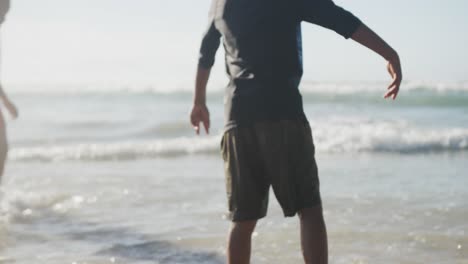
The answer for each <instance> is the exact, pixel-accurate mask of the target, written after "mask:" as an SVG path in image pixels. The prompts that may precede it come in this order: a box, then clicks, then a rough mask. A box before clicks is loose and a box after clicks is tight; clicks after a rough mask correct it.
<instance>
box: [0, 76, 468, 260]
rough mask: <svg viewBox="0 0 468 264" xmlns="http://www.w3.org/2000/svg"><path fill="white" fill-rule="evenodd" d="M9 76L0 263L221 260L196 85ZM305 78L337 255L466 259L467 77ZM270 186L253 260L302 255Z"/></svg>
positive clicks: (222, 228) (213, 93)
mask: <svg viewBox="0 0 468 264" xmlns="http://www.w3.org/2000/svg"><path fill="white" fill-rule="evenodd" d="M62 88H63V87H56V88H55V89H47V90H41V89H37V90H35V89H33V88H31V89H28V90H21V89H17V90H13V91H14V92H13V93H12V98H13V99H14V101H15V102H16V103H17V104H18V106H19V107H20V110H21V119H19V120H17V121H15V122H9V123H8V134H9V139H10V153H9V160H8V165H7V168H6V172H5V175H4V177H3V179H2V185H1V192H0V263H15V264H16V263H18V264H20V263H21V264H23V263H24V264H30V263H50V264H55V263H57V264H59V263H60V264H62V263H76V264H84V263H88V264H101V263H142V264H143V263H145V264H146V263H180V264H186V263H187V264H188V263H224V256H225V250H226V242H225V241H226V231H227V229H228V227H229V224H230V223H229V222H228V221H227V220H226V219H225V216H224V213H225V210H226V197H225V189H224V188H225V187H224V174H223V165H222V161H221V157H220V155H219V141H220V138H221V133H222V124H223V120H222V118H223V105H222V101H223V93H222V87H219V88H216V87H215V88H213V89H211V90H210V91H209V96H208V97H209V98H208V104H209V108H210V112H211V117H212V125H213V128H212V129H211V134H210V135H208V136H205V135H203V136H201V137H196V136H195V135H194V132H193V129H192V128H191V127H190V125H189V123H188V113H189V111H190V107H191V97H192V94H191V92H190V90H189V88H187V87H184V88H180V89H167V90H164V89H158V88H155V87H147V88H141V89H132V88H125V87H123V88H115V87H112V89H104V88H102V89H99V87H98V89H96V87H92V88H87V87H76V88H75V89H68V88H67V89H65V88H63V89H62ZM384 89H385V84H384V83H304V85H303V86H302V87H301V91H302V93H303V99H304V106H305V111H306V114H307V116H308V118H309V121H310V123H311V126H312V131H313V136H314V141H315V145H316V148H317V154H316V157H317V161H318V165H319V171H320V179H321V188H322V198H323V202H324V211H325V218H326V222H327V226H328V233H329V247H330V263H343V264H345V263H346V264H347V263H361V264H362V263H382V264H383V263H403V264H405V263H408V264H409V263H411V264H413V263H441V264H454V263H455V264H467V263H468V191H467V188H468V83H466V82H465V83H463V82H461V83H451V84H442V83H439V84H437V83H406V84H405V85H404V86H403V87H402V92H401V94H400V97H399V98H398V100H397V101H395V102H390V101H384V100H383V99H382V95H383V92H384ZM298 228H299V226H298V219H297V218H288V219H285V218H283V217H282V215H281V211H280V209H279V206H278V204H277V202H276V201H275V200H274V199H271V200H270V208H269V213H268V216H267V217H266V218H265V219H263V220H261V221H260V222H259V225H258V228H257V230H256V232H255V234H254V238H253V240H254V245H253V256H252V263H301V255H300V243H299V231H298Z"/></svg>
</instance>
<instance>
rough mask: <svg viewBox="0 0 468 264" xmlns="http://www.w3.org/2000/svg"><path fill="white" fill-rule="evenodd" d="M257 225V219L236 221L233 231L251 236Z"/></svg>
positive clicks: (232, 227)
mask: <svg viewBox="0 0 468 264" xmlns="http://www.w3.org/2000/svg"><path fill="white" fill-rule="evenodd" d="M256 225H257V221H242V222H234V223H232V226H231V232H232V233H236V234H238V235H241V236H251V235H252V233H253V231H254V230H255V226H256Z"/></svg>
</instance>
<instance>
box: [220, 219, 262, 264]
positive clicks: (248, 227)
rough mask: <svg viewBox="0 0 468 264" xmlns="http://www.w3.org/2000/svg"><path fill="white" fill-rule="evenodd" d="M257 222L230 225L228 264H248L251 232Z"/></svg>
mask: <svg viewBox="0 0 468 264" xmlns="http://www.w3.org/2000/svg"><path fill="white" fill-rule="evenodd" d="M256 224H257V221H255V220H254V221H244V222H235V223H233V224H232V227H231V231H230V233H229V240H228V252H227V258H228V264H249V263H250V251H251V247H252V246H251V245H252V232H253V231H254V229H255V225H256Z"/></svg>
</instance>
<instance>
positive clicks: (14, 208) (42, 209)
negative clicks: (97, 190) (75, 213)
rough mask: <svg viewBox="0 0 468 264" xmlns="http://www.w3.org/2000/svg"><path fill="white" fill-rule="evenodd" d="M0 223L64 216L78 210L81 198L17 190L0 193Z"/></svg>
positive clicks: (81, 201) (82, 200)
mask: <svg viewBox="0 0 468 264" xmlns="http://www.w3.org/2000/svg"><path fill="white" fill-rule="evenodd" d="M0 196H1V197H0V198H1V201H0V222H11V221H15V222H20V223H24V222H30V221H33V220H35V219H41V218H45V217H50V216H53V215H59V214H65V213H67V212H68V211H70V210H72V209H77V208H79V207H80V206H81V205H82V203H83V202H84V201H85V199H84V198H83V197H81V196H69V195H59V194H56V195H52V194H44V193H42V194H41V193H33V192H23V191H17V190H8V191H7V192H6V191H5V192H3V191H0Z"/></svg>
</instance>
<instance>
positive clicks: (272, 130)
mask: <svg viewBox="0 0 468 264" xmlns="http://www.w3.org/2000/svg"><path fill="white" fill-rule="evenodd" d="M302 21H306V22H309V23H313V24H317V25H319V26H322V27H325V28H328V29H331V30H334V31H335V32H337V33H338V34H340V35H342V36H343V37H345V38H352V39H353V40H355V41H357V42H358V43H360V44H362V45H364V46H366V47H368V48H370V49H371V50H373V51H375V52H376V53H378V54H379V55H381V56H382V57H383V58H384V59H385V60H386V61H387V62H388V65H387V69H388V71H389V73H390V76H391V77H392V79H393V81H392V83H391V84H390V85H389V87H388V89H387V92H386V93H385V95H384V98H391V99H395V98H396V96H397V94H398V91H399V87H400V83H401V80H402V73H401V67H400V60H399V57H398V54H397V52H396V51H395V50H393V49H392V48H391V47H390V46H389V45H388V44H387V43H386V42H385V41H384V40H382V39H381V38H380V37H379V36H378V35H377V34H375V33H374V32H373V31H372V30H370V29H369V28H368V27H367V26H365V25H364V24H363V23H362V22H361V21H360V20H359V19H358V18H357V17H355V16H354V15H353V14H351V13H350V12H348V11H346V10H344V9H342V8H341V7H339V6H336V5H335V4H334V3H333V2H332V1H331V0H290V1H286V0H213V3H212V8H211V12H210V23H209V25H208V29H207V31H206V33H205V35H204V38H203V41H202V44H201V49H200V58H199V64H198V71H197V77H196V87H195V98H194V105H193V109H192V113H191V116H190V118H191V123H192V125H193V126H194V128H195V130H196V132H197V134H199V133H200V123H203V126H204V127H205V130H206V132H207V133H208V131H209V128H210V118H209V112H208V108H207V106H206V99H205V98H206V84H207V82H208V79H209V76H210V69H211V67H212V66H213V63H214V58H215V54H216V51H217V49H218V47H219V45H220V42H221V39H222V40H223V44H224V48H225V52H226V69H227V73H228V75H229V77H230V82H229V85H228V86H227V87H226V91H225V98H226V99H225V121H226V123H225V130H224V135H223V138H222V142H221V150H222V156H223V160H224V163H225V170H226V171H225V173H226V186H227V197H228V205H229V216H230V219H231V220H232V222H233V224H232V228H231V230H230V233H229V239H228V249H227V258H228V263H230V264H244V263H249V261H250V251H251V235H252V232H253V230H254V228H255V225H256V223H257V220H258V219H260V218H263V217H265V216H266V211H267V205H268V193H269V188H270V186H272V187H273V191H274V193H275V196H276V198H277V200H278V202H279V204H280V205H281V207H282V209H283V212H284V215H285V216H294V215H295V214H296V213H297V214H298V215H299V219H300V228H301V246H302V252H303V256H304V261H305V263H314V264H322V263H328V246H327V234H326V228H325V223H324V219H323V214H322V205H321V197H320V189H319V178H318V172H317V165H316V162H315V147H314V143H313V140H312V133H311V129H310V126H309V123H308V121H307V118H306V116H305V114H304V111H303V107H302V97H301V94H300V92H299V89H298V87H299V83H300V80H301V77H302V73H303V68H302V40H301V22H302Z"/></svg>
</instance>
